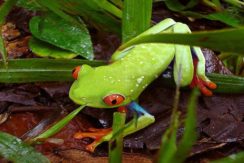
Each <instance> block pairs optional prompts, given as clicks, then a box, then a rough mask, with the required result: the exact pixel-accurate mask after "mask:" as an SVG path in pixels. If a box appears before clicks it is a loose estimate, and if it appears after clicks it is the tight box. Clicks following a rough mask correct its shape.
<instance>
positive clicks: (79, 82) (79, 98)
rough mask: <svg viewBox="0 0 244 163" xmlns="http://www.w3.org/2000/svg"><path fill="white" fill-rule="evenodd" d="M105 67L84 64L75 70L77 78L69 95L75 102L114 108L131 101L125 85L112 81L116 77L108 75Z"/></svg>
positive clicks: (74, 74)
mask: <svg viewBox="0 0 244 163" xmlns="http://www.w3.org/2000/svg"><path fill="white" fill-rule="evenodd" d="M103 67H105V66H101V67H98V68H92V67H90V66H88V65H83V66H78V67H76V68H75V69H74V70H73V77H74V78H75V79H76V80H75V82H74V83H73V84H72V86H71V88H70V92H69V96H70V98H71V99H72V100H73V101H74V102H75V103H77V104H80V105H86V106H91V107H96V108H113V107H117V106H121V105H126V104H128V103H129V102H130V98H128V96H126V93H125V92H124V90H123V89H122V88H123V87H121V85H120V84H116V83H114V84H113V83H111V81H113V80H114V77H113V76H109V78H108V77H106V74H107V71H103ZM105 72H106V73H105Z"/></svg>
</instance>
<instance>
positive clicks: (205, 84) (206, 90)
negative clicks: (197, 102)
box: [190, 75, 217, 96]
mask: <svg viewBox="0 0 244 163" xmlns="http://www.w3.org/2000/svg"><path fill="white" fill-rule="evenodd" d="M194 87H197V88H199V89H200V91H201V92H202V94H204V95H205V96H212V95H213V92H212V91H211V90H212V89H216V88H217V85H216V84H215V83H213V82H211V81H208V80H204V79H202V78H200V77H199V76H197V75H194V76H193V79H192V82H191V84H190V88H194Z"/></svg>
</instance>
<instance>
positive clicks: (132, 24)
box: [122, 0, 152, 42]
mask: <svg viewBox="0 0 244 163" xmlns="http://www.w3.org/2000/svg"><path fill="white" fill-rule="evenodd" d="M151 15H152V0H125V1H124V8H123V19H122V40H123V42H126V41H128V40H130V39H131V38H133V37H135V36H137V35H138V34H140V33H142V32H143V31H145V30H146V29H148V28H149V27H150V22H151Z"/></svg>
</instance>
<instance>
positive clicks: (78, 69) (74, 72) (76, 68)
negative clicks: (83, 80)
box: [72, 66, 81, 79]
mask: <svg viewBox="0 0 244 163" xmlns="http://www.w3.org/2000/svg"><path fill="white" fill-rule="evenodd" d="M80 69H81V66H77V67H75V68H74V69H73V71H72V76H73V78H74V79H77V78H78V75H79V72H80Z"/></svg>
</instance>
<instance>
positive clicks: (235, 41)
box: [119, 27, 244, 54]
mask: <svg viewBox="0 0 244 163" xmlns="http://www.w3.org/2000/svg"><path fill="white" fill-rule="evenodd" d="M243 36H244V27H241V28H231V29H224V30H216V31H204V32H194V33H192V34H175V33H160V34H154V35H144V36H141V37H136V39H131V40H130V41H128V42H126V43H125V44H123V45H122V46H121V47H120V48H119V49H124V48H127V47H129V46H132V45H135V44H141V43H175V44H184V45H191V46H200V47H206V48H210V49H213V50H217V51H225V52H234V53H240V54H244V46H243V45H244V39H243Z"/></svg>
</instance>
